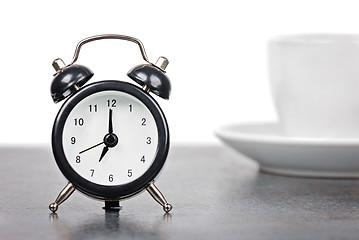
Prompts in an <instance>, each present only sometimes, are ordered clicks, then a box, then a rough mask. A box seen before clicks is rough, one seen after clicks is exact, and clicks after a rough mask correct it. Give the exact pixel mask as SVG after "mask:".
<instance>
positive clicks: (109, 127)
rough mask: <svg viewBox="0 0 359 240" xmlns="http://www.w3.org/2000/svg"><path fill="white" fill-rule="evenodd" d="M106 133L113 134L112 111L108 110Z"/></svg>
mask: <svg viewBox="0 0 359 240" xmlns="http://www.w3.org/2000/svg"><path fill="white" fill-rule="evenodd" d="M108 133H110V134H111V133H113V126H112V109H111V108H110V113H109V120H108Z"/></svg>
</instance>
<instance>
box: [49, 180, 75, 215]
mask: <svg viewBox="0 0 359 240" xmlns="http://www.w3.org/2000/svg"><path fill="white" fill-rule="evenodd" d="M74 191H75V187H74V186H73V185H72V183H70V182H69V183H68V184H67V185H66V186H65V187H64V189H62V191H61V192H60V193H59V195H58V196H57V198H56V200H55V202H53V203H51V204H50V205H49V209H50V210H51V211H52V212H56V211H57V209H58V207H59V205H60V204H61V203H63V202H64V201H65V200H66V199H68V198H69V197H70V196H71V194H72V193H73V192H74Z"/></svg>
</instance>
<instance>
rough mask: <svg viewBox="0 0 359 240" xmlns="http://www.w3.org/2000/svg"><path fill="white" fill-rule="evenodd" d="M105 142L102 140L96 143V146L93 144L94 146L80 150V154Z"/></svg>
mask: <svg viewBox="0 0 359 240" xmlns="http://www.w3.org/2000/svg"><path fill="white" fill-rule="evenodd" d="M103 143H105V142H100V143H98V144H96V145H94V146H92V147H89V148H86V149H85V150H82V151H81V152H79V154H81V153H84V152H86V151H88V150H91V149H93V148H95V147H97V146H100V145H101V144H103Z"/></svg>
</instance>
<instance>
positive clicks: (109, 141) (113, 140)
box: [99, 108, 118, 162]
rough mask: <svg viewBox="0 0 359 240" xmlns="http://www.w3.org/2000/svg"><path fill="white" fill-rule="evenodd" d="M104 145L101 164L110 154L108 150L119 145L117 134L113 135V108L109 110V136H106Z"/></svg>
mask: <svg viewBox="0 0 359 240" xmlns="http://www.w3.org/2000/svg"><path fill="white" fill-rule="evenodd" d="M103 143H105V145H106V146H105V147H104V148H103V150H102V153H101V156H100V160H99V162H101V160H102V158H103V157H104V156H105V155H106V153H107V152H108V149H109V148H112V147H114V146H116V145H117V143H118V138H117V136H116V134H114V133H113V125H112V109H111V108H110V109H109V119H108V134H106V135H105V137H104V139H103Z"/></svg>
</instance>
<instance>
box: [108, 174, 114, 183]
mask: <svg viewBox="0 0 359 240" xmlns="http://www.w3.org/2000/svg"><path fill="white" fill-rule="evenodd" d="M108 180H109V181H110V182H113V175H112V174H110V176H108Z"/></svg>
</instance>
